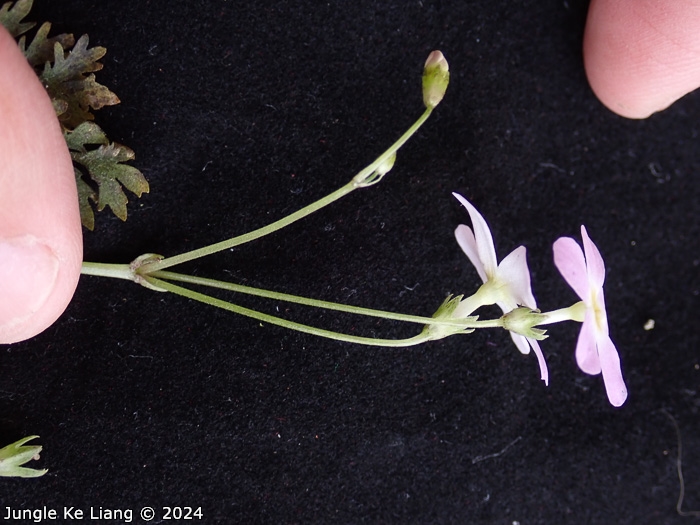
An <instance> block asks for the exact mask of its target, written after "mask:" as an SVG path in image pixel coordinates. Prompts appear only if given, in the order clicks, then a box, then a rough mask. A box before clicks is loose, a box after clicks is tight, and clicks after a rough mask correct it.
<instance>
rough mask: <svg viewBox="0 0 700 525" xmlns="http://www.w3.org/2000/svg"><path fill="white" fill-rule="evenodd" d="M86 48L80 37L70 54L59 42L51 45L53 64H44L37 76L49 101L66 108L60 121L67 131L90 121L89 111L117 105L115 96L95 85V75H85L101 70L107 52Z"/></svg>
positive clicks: (95, 48) (83, 39)
mask: <svg viewBox="0 0 700 525" xmlns="http://www.w3.org/2000/svg"><path fill="white" fill-rule="evenodd" d="M87 46H88V36H87V35H83V36H81V37H80V38H79V39H78V41H77V42H76V43H75V46H74V47H73V49H72V50H71V51H70V52H69V53H65V51H64V49H63V46H62V45H61V42H54V45H53V52H54V63H53V65H52V64H51V63H50V62H46V64H45V65H44V71H43V72H42V73H41V75H40V76H39V78H40V80H41V82H42V83H43V84H44V85H45V86H46V90H47V91H48V92H49V95H50V96H51V98H52V99H54V100H60V101H64V102H65V103H66V104H67V109H66V110H65V111H64V112H63V113H61V114H60V115H59V120H60V121H61V123H62V124H63V126H64V127H66V128H68V129H74V128H76V127H77V126H79V125H80V124H81V123H83V122H85V121H87V120H93V119H94V116H93V115H92V113H90V109H91V108H92V109H100V108H102V107H104V106H112V105H114V104H119V98H117V96H116V95H115V94H114V93H112V92H111V91H110V90H109V89H108V88H106V87H105V86H103V85H102V84H99V83H97V82H96V81H95V75H92V74H89V75H87V76H86V73H92V72H93V71H99V70H100V69H102V64H101V63H99V62H98V60H99V59H100V58H102V57H103V56H104V54H105V53H106V52H107V50H106V49H105V48H104V47H93V48H91V49H88V47H87ZM54 104H55V103H54ZM54 107H55V105H54Z"/></svg>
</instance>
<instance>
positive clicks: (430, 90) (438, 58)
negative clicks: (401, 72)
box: [423, 51, 450, 109]
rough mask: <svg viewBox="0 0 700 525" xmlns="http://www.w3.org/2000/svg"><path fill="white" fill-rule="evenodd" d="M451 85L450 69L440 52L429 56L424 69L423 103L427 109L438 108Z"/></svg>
mask: <svg viewBox="0 0 700 525" xmlns="http://www.w3.org/2000/svg"><path fill="white" fill-rule="evenodd" d="M449 83H450V68H449V66H448V64H447V60H445V57H444V56H443V54H442V53H441V52H440V51H433V52H432V53H430V55H428V59H427V60H426V61H425V67H424V68H423V103H424V104H425V107H426V108H429V109H432V108H434V107H435V106H437V105H438V104H439V103H440V101H441V100H442V97H444V96H445V91H447V85H448V84H449Z"/></svg>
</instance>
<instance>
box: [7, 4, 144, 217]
mask: <svg viewBox="0 0 700 525" xmlns="http://www.w3.org/2000/svg"><path fill="white" fill-rule="evenodd" d="M32 3H33V0H17V1H16V2H14V3H12V2H7V3H5V4H4V5H3V6H2V7H0V24H1V25H3V26H5V27H6V28H7V29H8V30H9V32H10V34H12V36H14V37H15V38H18V45H19V48H20V50H21V51H22V53H24V56H25V57H26V58H27V61H28V62H29V64H30V65H31V66H32V67H33V68H34V70H35V71H36V72H37V75H38V76H39V79H40V81H41V82H42V84H43V85H44V86H45V87H46V90H47V92H48V94H49V96H50V97H51V102H52V104H53V107H54V110H55V111H56V115H57V116H58V120H59V121H60V123H61V126H62V128H63V134H64V137H65V139H66V143H67V144H68V148H69V150H70V152H71V157H72V159H73V165H74V170H75V177H76V183H77V187H78V202H79V205H80V218H81V221H82V223H83V226H85V227H86V228H88V229H89V230H92V229H93V228H94V227H95V214H94V212H93V209H92V204H91V201H92V202H93V203H96V204H97V210H98V211H101V210H103V209H104V208H105V207H107V206H109V208H110V209H111V210H112V211H113V212H114V214H115V215H116V216H117V217H119V218H120V219H122V220H126V204H127V198H126V195H125V194H124V192H123V190H122V186H124V187H125V188H126V189H128V190H130V191H131V192H133V193H134V194H136V195H137V196H139V197H140V196H141V195H142V194H143V193H147V192H148V182H147V181H146V179H145V178H144V176H143V174H142V173H141V172H140V171H139V170H137V169H136V168H134V167H132V166H129V165H127V164H124V163H125V162H128V161H130V160H132V159H133V158H134V152H133V151H132V150H131V149H129V148H127V147H126V146H122V145H121V144H117V143H113V142H110V141H109V139H108V138H107V136H106V135H105V134H104V132H103V131H102V130H101V129H100V128H99V126H97V125H96V124H93V123H92V122H90V121H92V120H94V115H93V114H92V112H91V110H98V109H100V108H102V107H104V106H112V105H114V104H119V98H118V97H117V96H116V95H115V94H114V93H113V92H112V91H110V90H109V89H108V88H107V87H105V86H103V85H102V84H99V83H98V82H96V80H95V75H94V74H93V73H94V72H95V71H99V70H100V69H102V64H101V63H100V62H98V61H99V60H100V59H101V58H102V57H103V56H104V55H105V53H106V51H107V50H106V49H105V48H104V47H94V48H91V49H88V36H87V35H83V36H81V37H80V38H79V39H78V41H77V42H76V41H75V38H74V37H73V35H72V34H66V33H63V34H60V35H57V36H54V37H49V36H48V34H49V31H50V30H51V24H50V23H48V22H45V23H43V24H42V25H41V26H40V27H39V29H38V30H37V31H36V34H35V35H34V38H33V39H31V41H30V42H29V44H28V45H27V37H26V35H24V33H26V32H27V31H29V30H30V29H31V28H33V27H34V26H35V25H36V24H35V23H33V22H22V20H23V19H24V18H25V17H26V16H27V15H28V14H29V11H30V10H31V8H32ZM21 35H23V36H21ZM88 145H89V146H91V147H90V148H89V149H88V147H86V146H88ZM95 146H97V147H95Z"/></svg>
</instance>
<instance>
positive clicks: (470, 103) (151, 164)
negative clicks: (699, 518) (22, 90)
mask: <svg viewBox="0 0 700 525" xmlns="http://www.w3.org/2000/svg"><path fill="white" fill-rule="evenodd" d="M36 3H37V5H36V6H35V10H34V15H33V19H35V20H38V21H43V20H50V21H52V22H54V27H55V29H54V31H56V32H57V31H70V32H74V33H76V35H80V34H83V33H88V34H89V35H90V42H91V44H92V45H102V46H105V47H107V49H108V54H107V56H106V58H105V60H104V63H105V69H104V71H102V72H100V73H99V74H98V80H99V81H101V82H102V83H104V84H106V85H108V86H109V87H110V88H112V89H113V90H114V91H115V92H116V93H117V94H118V95H119V97H120V98H121V100H122V104H121V105H119V106H116V107H114V108H110V109H106V110H102V111H100V112H98V118H97V122H98V123H99V124H100V125H101V126H102V127H103V128H104V129H105V130H106V131H107V132H108V134H109V136H110V137H111V138H112V140H116V141H119V142H122V143H125V144H127V145H129V146H130V147H132V148H133V149H134V150H135V151H136V153H137V160H136V165H137V166H138V167H139V168H140V169H141V170H143V172H144V174H145V175H146V176H147V178H148V179H149V181H150V184H151V193H150V194H149V195H146V196H144V198H142V199H140V200H137V199H132V202H131V203H130V205H129V220H128V221H127V222H126V223H122V222H121V221H119V220H118V219H116V218H114V217H110V216H109V215H108V214H107V213H103V214H100V215H98V218H97V226H96V231H95V232H94V233H88V232H86V233H85V259H86V260H89V261H100V262H128V261H130V260H131V259H133V258H134V257H136V256H137V255H139V254H141V253H143V252H156V253H162V254H165V255H173V254H176V253H180V252H183V251H187V250H190V249H193V248H196V247H199V246H202V245H205V244H208V243H211V242H215V241H218V240H222V239H224V238H226V237H230V236H233V235H235V234H238V233H242V232H245V231H248V230H251V229H254V228H256V227H259V226H262V225H264V224H266V223H268V222H271V221H272V220H275V219H277V218H279V217H282V216H283V215H285V214H287V213H290V212H292V211H295V210H297V209H299V208H301V207H302V206H304V205H306V204H308V203H310V202H312V201H314V200H316V199H318V198H320V197H321V196H323V195H325V194H327V193H330V192H331V191H333V190H335V189H336V188H338V187H340V186H341V185H343V184H345V182H347V181H348V180H349V179H350V178H351V177H352V176H353V174H354V173H356V172H357V171H359V170H360V169H361V168H363V167H364V166H365V165H367V164H368V163H369V162H371V161H372V160H373V159H374V158H375V157H376V156H377V155H378V154H379V153H381V152H382V151H383V150H384V149H385V148H386V147H387V146H389V144H391V142H393V141H394V140H395V139H396V138H397V137H398V136H399V135H400V134H401V133H402V132H403V131H404V130H405V129H406V128H407V127H408V126H409V125H410V124H411V123H412V122H413V120H414V119H415V118H416V117H418V115H419V114H420V113H421V112H422V103H421V94H420V75H421V71H422V64H423V61H424V60H425V58H426V56H427V55H428V53H429V52H430V51H431V50H432V49H441V50H442V51H443V52H444V54H445V56H446V57H447V59H448V60H449V63H450V68H451V72H452V77H451V78H452V81H451V84H450V87H449V90H448V93H447V95H446V97H445V99H444V101H443V102H442V104H441V105H440V107H439V108H438V109H437V110H436V111H435V114H434V115H433V117H432V118H431V120H430V121H429V122H428V124H427V125H426V126H425V127H424V128H423V129H422V130H421V131H420V132H419V133H418V134H417V135H416V136H415V137H414V139H413V140H412V141H411V142H410V143H409V144H408V145H407V146H406V147H405V148H404V149H403V150H402V151H401V152H400V154H399V157H398V160H397V162H396V165H395V167H394V170H393V171H392V172H391V173H390V174H389V175H388V176H387V177H386V178H385V180H384V181H382V182H381V184H379V185H378V186H376V187H373V188H371V189H367V190H364V191H358V192H355V193H354V194H352V195H351V196H349V197H347V198H346V199H344V200H342V201H340V202H338V203H336V204H334V205H333V206H331V207H330V208H327V209H325V210H323V211H321V212H319V213H317V214H315V215H314V216H312V217H310V218H308V219H306V220H304V221H303V222H301V223H299V224H297V225H294V226H292V227H290V228H288V229H287V230H285V231H282V232H279V233H277V234H274V235H272V236H270V237H267V238H265V239H262V240H260V241H257V242H255V243H253V244H250V245H246V246H242V247H239V248H236V249H235V250H233V251H231V252H227V253H225V254H219V255H216V256H214V257H212V258H210V259H205V260H202V261H199V262H195V263H192V264H189V265H186V267H183V268H182V270H183V271H184V270H188V271H191V272H194V273H197V274H199V275H203V276H211V277H220V278H225V279H227V280H230V281H234V282H240V283H246V284H251V285H254V286H261V287H265V288H271V289H275V290H280V291H284V292H289V293H297V294H301V295H306V296H310V297H316V298H324V299H328V300H334V301H340V302H348V303H351V304H356V305H361V306H366V307H375V308H383V309H390V310H396V311H402V312H406V313H415V314H421V315H431V314H432V313H433V312H434V311H435V310H436V309H437V307H438V306H439V304H440V303H441V302H442V300H443V299H444V297H445V296H446V295H447V294H448V293H471V292H473V291H474V290H476V288H477V285H478V276H477V274H476V272H475V270H474V269H473V268H472V267H471V265H470V264H469V262H468V260H467V259H466V257H465V256H464V255H463V254H462V252H461V250H460V249H459V247H458V246H457V244H456V242H455V241H454V238H453V229H454V228H455V226H456V225H457V224H459V223H460V222H468V216H467V214H466V211H465V210H464V209H462V208H461V207H460V206H459V205H458V204H457V203H456V202H455V200H454V199H453V198H452V197H451V196H450V193H451V192H452V191H459V192H461V193H462V194H463V195H464V196H466V197H467V198H469V199H470V200H471V201H472V202H473V203H474V204H475V205H476V206H477V207H478V208H479V209H480V211H481V212H482V213H483V214H484V216H485V217H486V219H487V221H488V222H489V224H490V225H491V228H492V231H493V234H494V238H495V241H496V247H497V251H498V253H499V256H500V257H503V256H505V255H506V254H508V253H509V252H510V251H511V250H512V249H514V248H515V247H517V246H518V245H520V244H524V245H526V246H527V248H528V260H529V264H530V268H531V273H532V280H533V288H534V292H535V296H536V297H537V299H538V302H539V305H540V306H541V307H542V308H543V309H553V308H558V307H561V306H566V305H568V304H571V303H572V302H573V301H574V300H575V296H574V294H573V292H572V291H571V290H570V289H569V288H568V286H567V285H566V284H565V283H564V281H563V280H562V279H561V278H560V277H559V275H558V273H557V271H556V269H555V268H554V266H553V264H552V253H551V244H552V242H553V241H554V240H555V239H556V238H557V237H559V236H561V235H571V236H574V237H576V238H579V226H580V224H585V225H586V226H587V228H588V230H589V233H590V235H591V237H592V238H593V240H594V241H595V242H596V243H597V245H598V246H599V248H600V250H601V252H602V254H603V257H604V258H605V261H606V265H607V270H608V274H607V281H606V299H607V306H608V315H609V322H610V329H611V334H612V337H613V339H614V340H615V342H616V343H617V346H618V349H619V351H620V355H621V360H622V363H623V372H624V375H625V377H626V380H627V384H628V388H629V392H630V396H629V399H628V401H627V403H626V404H625V405H624V406H623V407H622V408H620V409H614V408H613V407H611V406H610V405H609V403H608V401H607V398H606V396H605V390H604V386H603V383H602V379H601V378H600V377H599V376H598V377H590V376H586V375H584V374H583V373H581V372H580V371H579V370H578V369H577V367H576V364H575V361H574V357H573V350H574V346H575V341H576V336H577V333H578V325H574V324H571V323H569V324H566V325H556V326H553V327H551V330H550V335H551V337H550V338H549V339H548V340H547V341H545V342H544V343H543V344H542V347H543V349H544V353H545V355H546V357H547V360H548V363H549V369H550V374H551V381H550V386H549V387H545V386H544V385H543V384H542V382H541V381H540V380H539V373H538V369H537V363H536V360H535V358H534V356H532V355H530V356H523V355H521V354H519V353H518V352H517V350H516V348H515V347H514V346H513V344H512V343H511V341H510V338H509V337H508V335H507V334H506V333H503V332H500V331H486V332H481V333H474V334H472V335H470V336H464V337H461V338H451V339H447V340H443V341H438V342H433V343H430V344H426V345H422V346H418V347H414V348H406V349H377V348H369V347H363V346H357V345H352V344H345V343H337V342H332V341H326V340H323V339H319V338H315V337H313V336H307V335H303V334H297V333H294V332H290V331H286V330H283V329H280V328H276V327H274V326H267V325H265V326H262V325H261V324H260V323H259V322H256V321H253V320H250V319H247V318H242V317H238V316H236V315H233V314H229V313H226V312H222V311H218V310H215V309H213V308H210V307H207V306H205V305H199V304H195V303H193V302H191V301H188V300H185V299H181V298H178V297H176V296H169V295H165V294H157V293H154V292H151V291H149V290H146V289H144V288H140V287H138V286H135V285H133V284H130V283H128V282H125V281H124V282H117V281H112V280H108V279H102V278H95V277H83V278H81V282H80V284H79V287H78V290H77V293H76V295H75V298H74V300H73V302H72V303H71V305H70V306H69V308H68V310H67V311H66V313H65V314H64V315H63V316H62V317H61V319H60V320H59V321H58V322H57V323H56V324H55V325H54V326H52V327H51V328H50V329H48V330H47V331H46V332H45V333H43V334H41V335H39V336H38V337H36V338H34V339H32V340H30V341H26V342H24V343H20V344H15V345H10V346H2V347H1V348H0V350H1V352H2V353H1V354H0V370H1V371H2V373H1V374H0V414H1V419H0V437H1V438H2V443H3V444H6V443H10V442H11V441H12V440H16V439H19V438H20V437H22V436H25V435H29V434H39V435H40V436H41V439H40V440H39V441H38V442H39V443H40V444H42V445H43V446H44V447H45V450H44V452H43V454H42V458H41V460H40V461H39V462H37V463H36V465H37V466H40V467H47V468H49V469H50V470H49V473H48V474H47V475H46V476H44V477H43V478H40V479H36V480H17V479H0V504H1V505H2V509H1V510H2V512H3V513H4V512H5V507H6V506H11V507H13V508H19V509H31V508H40V507H42V506H44V505H46V506H48V507H49V508H56V509H61V508H62V507H63V506H75V507H78V508H82V509H85V510H86V511H87V510H89V507H90V506H94V507H99V506H102V507H105V508H118V509H125V508H131V509H134V511H135V513H138V510H139V509H140V508H142V507H144V506H147V505H148V506H152V507H154V508H156V510H157V519H156V520H154V521H153V523H161V522H163V521H162V519H161V518H162V511H161V510H160V509H161V507H162V506H178V505H179V506H191V507H201V508H202V512H203V514H204V519H203V520H201V521H202V522H203V523H219V522H220V523H475V524H482V523H484V524H488V523H498V524H508V525H510V524H512V523H516V522H517V523H520V524H522V525H526V524H527V525H531V524H568V523H571V524H582V523H591V524H594V523H595V524H631V523H635V524H639V523H642V524H647V523H648V524H675V523H691V522H694V518H681V517H679V516H678V515H677V514H676V511H675V505H676V500H677V497H678V492H679V483H678V476H677V472H676V463H675V460H676V455H677V447H676V433H675V431H674V427H673V425H672V423H671V421H670V420H669V419H668V418H667V417H666V415H664V413H663V412H662V411H661V410H662V409H666V410H667V411H668V412H669V413H671V414H673V415H674V416H675V418H677V421H678V424H679V426H680V430H681V433H682V439H683V447H684V455H683V468H684V474H685V479H686V501H685V503H684V508H685V509H697V508H699V507H700V421H699V420H698V410H699V409H700V395H699V392H698V391H699V389H700V370H699V366H700V350H699V344H700V327H699V325H700V323H699V322H698V321H699V319H698V312H699V309H700V300H699V298H698V295H699V293H700V268H699V264H700V250H699V249H698V246H699V242H698V236H699V235H700V218H699V215H698V203H700V181H699V180H698V176H699V174H698V172H699V171H700V154H699V153H698V144H699V142H700V137H699V134H700V119H699V118H698V116H699V115H700V97H699V96H698V94H697V93H696V94H693V95H691V96H688V97H686V98H685V99H684V100H682V101H680V102H679V103H677V104H676V105H674V106H673V107H672V108H671V109H669V110H668V111H665V112H664V113H662V114H659V115H655V116H653V117H652V118H650V119H648V120H645V121H632V120H625V119H623V118H620V117H617V116H615V115H614V114H612V113H610V112H609V111H608V110H606V109H605V108H604V107H603V106H602V105H601V104H600V103H599V102H598V101H597V100H596V99H595V97H594V96H593V94H592V92H591V91H590V88H589V87H588V85H587V82H586V78H585V75H584V71H583V65H582V58H581V39H582V33H583V26H584V22H585V15H586V8H587V2H584V1H575V0H573V1H571V0H570V1H568V2H564V1H556V2H554V1H552V2H538V1H522V2H513V1H490V2H465V1H462V0H460V1H456V0H443V1H439V0H437V1H432V0H422V1H418V0H412V1H394V0H387V1H385V0H378V1H366V0H356V1H355V2H293V1H279V2H267V1H262V2H261V1H256V2H252V1H238V2H237V1H226V0H207V1H193V0H188V1H179V0H177V1H171V2H158V1H148V0H139V1H136V0H122V1H120V2H97V1H86V0H63V1H61V2H49V1H41V0H37V2H36ZM231 299H236V300H240V303H241V304H244V305H247V306H251V307H255V308H259V309H263V310H265V311H267V312H270V313H277V312H278V309H279V313H280V314H283V315H288V316H291V317H293V318H294V319H296V320H299V321H303V322H308V323H312V324H313V323H316V324H319V325H323V326H329V327H332V328H335V329H337V330H340V331H346V332H352V333H356V334H364V335H372V336H377V337H408V336H410V335H412V334H413V333H415V328H413V327H411V326H398V325H396V324H393V323H389V322H380V321H372V320H369V321H365V320H363V319H360V318H356V317H350V316H340V315H332V314H327V313H317V312H314V311H310V310H307V309H303V308H299V307H290V306H289V305H286V304H283V303H276V302H269V301H262V300H250V299H247V298H243V297H241V298H238V297H231ZM648 319H654V320H655V322H656V326H655V328H654V329H653V330H651V331H645V330H644V328H643V326H644V323H645V321H647V320H648ZM509 445H510V446H509ZM507 447H508V448H507ZM505 448H507V450H505V452H504V453H503V454H501V455H499V456H497V457H491V458H487V459H483V460H482V461H478V459H479V457H483V456H486V455H489V454H494V453H498V452H500V451H502V450H504V449H505ZM475 459H476V460H477V461H476V462H475ZM3 515H4V514H3ZM135 522H141V520H140V519H135ZM166 522H167V521H166Z"/></svg>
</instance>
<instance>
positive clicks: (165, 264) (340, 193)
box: [139, 108, 432, 275]
mask: <svg viewBox="0 0 700 525" xmlns="http://www.w3.org/2000/svg"><path fill="white" fill-rule="evenodd" d="M431 113H432V108H428V109H426V110H425V111H424V112H423V114H422V115H421V116H420V117H419V118H418V120H416V122H414V123H413V125H412V126H411V127H410V128H409V129H408V130H407V131H406V132H405V133H404V134H403V135H401V137H400V138H399V140H397V141H396V142H394V144H392V145H391V146H390V147H389V149H387V150H386V151H385V152H384V153H382V154H381V155H380V156H379V157H377V159H376V160H375V161H374V162H372V164H370V165H369V166H367V167H366V168H365V169H363V170H362V171H360V172H359V173H358V174H357V175H355V176H354V177H353V179H352V181H350V182H349V183H347V184H346V185H345V186H343V187H342V188H340V189H338V190H336V191H334V192H333V193H331V194H330V195H326V196H325V197H323V198H322V199H319V200H317V201H316V202H314V203H312V204H309V205H308V206H306V207H305V208H302V209H301V210H299V211H296V212H294V213H292V214H291V215H288V216H286V217H283V218H282V219H279V220H277V221H275V222H273V223H272V224H268V225H267V226H263V227H262V228H258V229H257V230H253V231H252V232H249V233H245V234H243V235H239V236H237V237H233V238H231V239H227V240H225V241H221V242H218V243H215V244H210V245H209V246H205V247H203V248H199V249H197V250H192V251H189V252H186V253H181V254H180V255H175V256H173V257H167V258H165V259H161V260H159V261H153V262H149V263H148V264H144V265H143V266H142V267H141V268H140V270H139V273H141V274H144V275H145V274H147V273H152V272H155V271H158V270H164V269H165V268H170V267H171V266H175V265H176V264H182V263H184V262H188V261H192V260H194V259H199V258H200V257H205V256H207V255H211V254H213V253H217V252H220V251H223V250H228V249H230V248H233V247H234V246H239V245H241V244H245V243H247V242H250V241H253V240H255V239H259V238H260V237H264V236H265V235H269V234H271V233H273V232H276V231H277V230H280V229H282V228H284V227H285V226H289V225H290V224H292V223H294V222H296V221H298V220H300V219H303V218H304V217H306V216H308V215H311V214H312V213H314V212H315V211H318V210H320V209H321V208H323V207H325V206H328V205H329V204H331V203H332V202H335V201H337V200H338V199H340V198H341V197H344V196H345V195H347V194H348V193H350V192H352V191H354V190H356V189H357V188H364V187H367V186H370V185H372V184H376V183H377V182H379V181H380V180H381V178H382V177H383V175H384V173H382V172H381V171H378V170H381V169H382V166H383V165H384V164H385V163H386V162H387V160H389V158H390V157H392V156H393V155H394V154H395V153H396V151H397V150H398V149H399V148H400V147H401V146H403V145H404V144H405V143H406V141H407V140H408V139H409V138H411V136H412V135H413V134H414V133H415V132H416V131H418V129H419V128H420V127H421V126H422V125H423V123H424V122H425V121H426V120H428V117H429V116H430V114H431Z"/></svg>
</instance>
